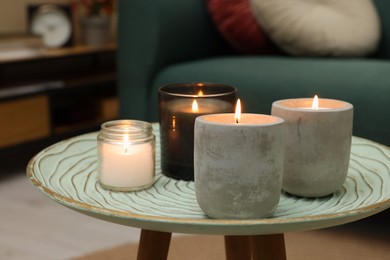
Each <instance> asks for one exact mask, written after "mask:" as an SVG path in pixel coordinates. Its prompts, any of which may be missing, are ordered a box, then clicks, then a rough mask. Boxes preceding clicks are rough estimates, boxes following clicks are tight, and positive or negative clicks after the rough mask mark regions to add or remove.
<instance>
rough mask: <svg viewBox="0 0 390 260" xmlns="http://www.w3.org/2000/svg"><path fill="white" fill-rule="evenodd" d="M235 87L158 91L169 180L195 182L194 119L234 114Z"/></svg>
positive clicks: (175, 86)
mask: <svg viewBox="0 0 390 260" xmlns="http://www.w3.org/2000/svg"><path fill="white" fill-rule="evenodd" d="M236 92H237V89H236V88H235V87H232V86H229V85H224V84H216V83H182V84H171V85H166V86H163V87H161V88H160V89H159V105H160V106H159V113H160V115H159V123H160V141H161V170H162V173H163V174H164V175H166V176H168V177H171V178H174V179H178V180H185V181H191V180H194V124H195V118H196V117H198V116H201V115H206V114H217V113H230V112H234V105H235V102H236Z"/></svg>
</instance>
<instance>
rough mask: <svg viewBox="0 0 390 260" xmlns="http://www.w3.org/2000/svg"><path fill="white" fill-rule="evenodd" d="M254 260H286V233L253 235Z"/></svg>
mask: <svg viewBox="0 0 390 260" xmlns="http://www.w3.org/2000/svg"><path fill="white" fill-rule="evenodd" d="M251 247H252V256H253V260H267V259H272V260H286V248H285V245H284V235H283V234H275V235H259V236H251Z"/></svg>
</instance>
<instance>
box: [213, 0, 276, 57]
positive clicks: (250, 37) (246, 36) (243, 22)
mask: <svg viewBox="0 0 390 260" xmlns="http://www.w3.org/2000/svg"><path fill="white" fill-rule="evenodd" d="M206 4H207V9H208V11H209V13H210V15H211V18H212V20H213V21H214V23H215V25H216V26H217V28H218V31H219V32H220V33H221V34H222V36H223V37H224V38H225V39H226V40H227V41H228V42H229V44H230V45H232V46H233V47H234V48H235V49H236V50H237V51H239V52H241V53H244V54H267V53H273V52H274V47H273V45H272V43H271V41H270V40H269V39H268V37H267V35H266V34H265V33H264V32H263V31H262V29H261V28H260V26H259V25H258V23H257V21H256V19H255V18H254V16H253V14H252V11H251V9H250V5H249V0H206Z"/></svg>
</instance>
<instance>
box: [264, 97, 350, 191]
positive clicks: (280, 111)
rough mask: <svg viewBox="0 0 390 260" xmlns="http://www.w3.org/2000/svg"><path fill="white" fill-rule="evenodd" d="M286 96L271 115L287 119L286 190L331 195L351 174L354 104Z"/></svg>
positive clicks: (276, 105) (284, 187)
mask: <svg viewBox="0 0 390 260" xmlns="http://www.w3.org/2000/svg"><path fill="white" fill-rule="evenodd" d="M312 102H313V99H311V98H300V99H286V100H279V101H275V102H274V103H273V104H272V112H271V114H272V115H274V116H279V117H281V118H283V119H284V120H286V126H287V127H286V130H287V131H286V140H285V142H286V147H285V164H284V177H283V189H284V190H285V191H286V192H288V193H290V194H293V195H297V196H302V197H322V196H327V195H330V194H332V193H334V192H335V191H337V190H338V189H340V188H341V187H342V185H343V183H344V181H345V179H346V177H347V172H348V165H349V157H350V151H351V139H352V119H353V106H352V105H351V104H349V103H347V102H344V101H339V100H333V99H319V101H318V103H319V107H315V101H314V102H313V103H314V104H313V106H314V107H313V106H312Z"/></svg>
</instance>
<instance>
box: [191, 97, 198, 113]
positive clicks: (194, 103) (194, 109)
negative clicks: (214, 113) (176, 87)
mask: <svg viewBox="0 0 390 260" xmlns="http://www.w3.org/2000/svg"><path fill="white" fill-rule="evenodd" d="M198 110H199V107H198V102H196V100H195V99H194V101H193V102H192V112H198Z"/></svg>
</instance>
